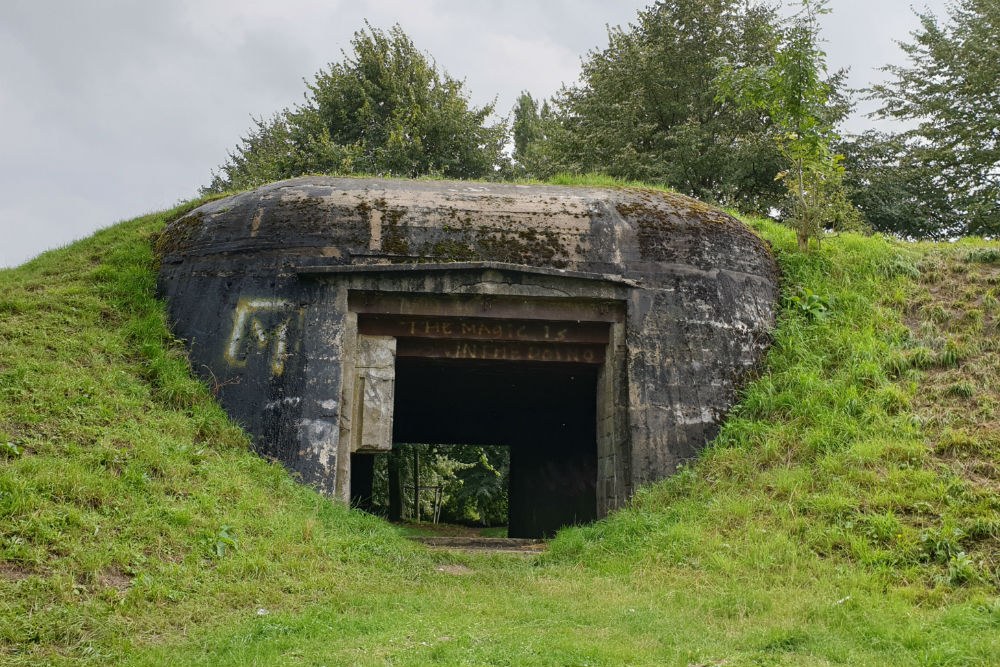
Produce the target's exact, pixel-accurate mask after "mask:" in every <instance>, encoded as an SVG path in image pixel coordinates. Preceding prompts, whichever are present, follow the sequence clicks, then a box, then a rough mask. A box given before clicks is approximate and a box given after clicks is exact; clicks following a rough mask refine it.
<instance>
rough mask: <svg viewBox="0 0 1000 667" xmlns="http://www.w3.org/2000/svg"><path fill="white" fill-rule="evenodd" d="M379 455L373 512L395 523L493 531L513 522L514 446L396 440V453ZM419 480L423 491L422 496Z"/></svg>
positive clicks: (374, 473) (375, 475)
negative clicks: (510, 501)
mask: <svg viewBox="0 0 1000 667" xmlns="http://www.w3.org/2000/svg"><path fill="white" fill-rule="evenodd" d="M373 458H374V461H373V463H374V465H373V471H372V472H373V474H372V495H371V501H370V505H369V507H368V508H366V509H368V510H369V511H371V512H372V513H374V514H378V515H380V516H384V517H386V518H388V519H389V520H391V521H407V522H416V523H420V522H426V523H437V524H453V525H460V526H470V527H478V528H491V529H495V528H502V527H504V526H506V525H507V519H508V498H509V491H508V489H509V486H510V450H509V448H508V447H504V446H479V445H432V444H396V445H394V446H393V449H392V451H391V452H390V453H388V454H384V455H377V456H374V457H373ZM414 480H416V486H417V487H418V488H419V489H420V490H419V492H418V493H417V494H416V495H415V494H414V486H415V485H414ZM437 532H440V531H437ZM446 532H447V531H446ZM491 534H492V532H491Z"/></svg>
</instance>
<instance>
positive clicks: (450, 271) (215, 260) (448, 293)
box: [157, 177, 778, 537]
mask: <svg viewBox="0 0 1000 667" xmlns="http://www.w3.org/2000/svg"><path fill="white" fill-rule="evenodd" d="M157 249H158V252H159V255H160V258H161V269H160V280H159V289H160V292H161V294H162V295H163V296H165V297H166V299H167V302H168V309H169V314H170V317H171V320H172V325H173V327H174V331H175V333H176V334H177V335H178V336H179V337H181V338H183V339H185V340H186V341H187V344H188V346H189V349H190V355H191V359H192V365H193V366H194V367H195V368H197V369H199V370H201V371H203V372H205V374H206V376H211V377H214V378H215V382H216V383H217V384H218V386H219V389H218V394H217V395H218V397H219V400H220V402H221V403H222V405H223V407H224V408H225V409H226V410H227V411H228V412H229V414H230V415H231V416H232V417H233V418H234V419H236V420H237V421H238V422H240V423H241V424H242V425H243V426H244V428H246V430H247V432H248V433H250V434H251V436H252V437H253V440H254V445H255V447H256V449H257V451H258V452H259V453H260V454H261V455H263V456H266V457H270V458H273V459H275V460H278V461H280V462H282V463H283V464H284V465H285V466H286V467H287V468H289V470H291V471H293V472H294V473H297V474H298V475H299V476H300V477H301V479H302V481H303V482H305V483H308V484H312V485H315V486H316V487H318V488H319V489H321V490H322V491H324V492H325V493H328V494H330V495H331V496H333V497H335V498H337V499H339V500H341V501H343V502H350V501H351V499H352V498H354V499H355V501H357V500H358V499H362V498H371V497H372V493H373V492H372V489H373V488H374V487H373V486H372V485H373V484H374V483H375V478H376V476H375V474H374V472H373V471H374V470H375V467H374V465H373V463H374V461H373V460H372V459H369V458H367V457H372V456H384V455H386V454H387V453H388V452H391V451H392V450H393V447H394V446H399V445H401V444H402V443H424V444H426V445H433V446H435V447H440V448H444V447H446V446H458V445H478V446H484V447H505V448H506V450H503V451H504V452H505V455H507V456H509V485H508V488H507V494H508V507H509V510H508V518H509V531H510V532H509V534H510V535H511V536H513V537H538V536H547V535H551V534H552V533H553V532H554V531H556V530H557V529H558V528H559V527H561V526H563V525H568V524H573V523H581V522H586V521H590V520H593V519H595V518H599V517H602V516H604V515H605V514H607V512H609V511H611V510H613V509H614V508H616V507H619V506H621V505H622V504H623V503H624V502H626V501H627V499H628V498H629V497H630V496H631V494H632V493H633V491H634V489H635V488H636V487H637V486H638V485H640V484H643V483H645V482H648V481H653V480H656V479H661V478H663V477H665V476H668V475H670V474H672V473H673V472H675V471H676V469H677V467H678V466H679V465H681V464H682V463H683V462H684V461H685V460H687V459H688V458H690V457H691V456H692V455H694V454H695V453H696V452H697V451H698V450H699V449H701V448H702V447H704V446H705V444H706V443H707V442H708V441H710V440H711V438H713V437H714V435H715V434H716V433H717V431H718V423H719V421H720V420H721V418H722V416H723V415H724V414H725V411H726V410H727V409H728V408H729V406H730V405H731V403H732V400H733V394H734V391H735V389H736V387H737V386H738V383H739V381H740V378H741V377H742V376H743V375H744V374H745V373H746V372H747V371H748V370H749V369H751V368H752V367H753V366H754V365H755V364H756V363H758V361H759V360H760V358H761V356H762V355H763V353H764V351H765V350H766V347H767V343H768V340H769V338H768V331H769V330H770V328H771V326H772V325H773V321H774V313H775V302H776V299H777V296H778V281H777V269H776V266H775V263H774V259H773V257H772V256H771V254H770V251H769V249H768V248H767V246H766V245H765V244H764V243H763V242H762V241H761V240H760V239H759V238H758V237H757V236H756V235H754V234H753V232H752V231H750V230H749V229H747V228H746V227H745V226H744V225H742V223H740V222H739V221H737V220H735V219H734V218H732V217H731V216H728V215H727V214H725V213H723V212H722V211H718V210H716V209H713V208H711V207H708V206H706V205H704V204H702V203H700V202H697V201H695V200H692V199H689V198H686V197H682V196H680V195H670V194H667V193H661V192H653V191H645V190H629V189H622V188H576V187H557V186H519V185H498V184H486V183H464V182H448V181H403V180H379V179H340V178H330V177H307V178H302V179H294V180H292V181H285V182H281V183H276V184H272V185H269V186H265V187H263V188H261V189H259V190H256V191H253V192H247V193H242V194H239V195H234V196H232V197H228V198H225V199H221V200H218V201H215V202H211V203H209V204H206V205H205V206H202V207H201V208H199V209H196V210H195V211H193V212H192V213H190V214H188V215H187V216H185V217H184V218H181V219H179V220H177V221H175V222H174V223H172V224H171V225H170V226H169V227H168V228H167V229H166V230H165V232H164V233H163V234H162V235H161V237H160V239H159V240H158V243H157ZM442 451H444V450H443V449H442ZM489 451H496V450H489ZM355 467H356V468H357V470H354V471H352V468H355Z"/></svg>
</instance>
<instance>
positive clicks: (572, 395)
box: [351, 358, 597, 538]
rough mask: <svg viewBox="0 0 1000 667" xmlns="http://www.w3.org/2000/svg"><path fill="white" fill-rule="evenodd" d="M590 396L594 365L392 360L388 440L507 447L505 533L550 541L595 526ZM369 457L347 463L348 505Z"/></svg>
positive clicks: (365, 479) (365, 490) (365, 476)
mask: <svg viewBox="0 0 1000 667" xmlns="http://www.w3.org/2000/svg"><path fill="white" fill-rule="evenodd" d="M596 392H597V367H595V366H593V365H584V364H563V363H530V362H509V361H501V362H497V361H481V360H478V361H476V360H451V359H417V358H398V359H397V360H396V386H395V403H394V416H393V442H394V443H434V444H437V445H449V444H450V445H460V444H476V445H482V446H497V445H500V446H506V447H508V448H509V451H510V482H509V486H508V532H507V534H508V536H509V537H523V538H538V537H551V536H553V535H554V534H555V533H556V531H558V530H559V528H561V527H563V526H567V525H576V524H582V523H588V522H591V521H593V520H595V519H596V518H597V494H596V485H597V441H596V432H597V428H596V413H597V398H596V395H597V394H596ZM371 456H372V455H357V454H356V455H353V456H352V460H354V461H355V462H356V463H358V464H361V465H358V466H357V467H356V469H355V464H353V463H352V469H353V470H352V476H351V477H352V480H351V481H352V484H351V486H352V496H353V497H354V498H355V499H362V498H365V497H366V495H367V498H368V499H370V498H371V494H372V491H371V489H372V481H371V480H372V474H371V472H370V471H371V470H372V467H373V466H372V462H371V460H366V461H362V460H361V457H364V458H366V459H370V457H371ZM374 456H378V455H374ZM382 456H384V455H382ZM410 493H412V487H411V490H410ZM411 503H412V501H411ZM428 518H429V517H428Z"/></svg>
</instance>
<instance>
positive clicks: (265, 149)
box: [206, 25, 507, 192]
mask: <svg viewBox="0 0 1000 667" xmlns="http://www.w3.org/2000/svg"><path fill="white" fill-rule="evenodd" d="M351 45H352V47H353V54H352V55H350V56H348V55H346V54H345V56H344V59H343V61H342V62H339V63H331V64H330V65H329V66H328V67H327V68H326V69H325V70H321V71H320V72H319V73H317V74H316V76H315V79H314V80H313V82H312V83H309V84H307V88H308V92H307V94H306V101H305V103H304V104H301V105H297V106H296V107H295V108H293V109H287V108H286V109H285V110H284V111H282V112H281V113H279V114H277V115H275V116H274V117H273V118H271V119H268V120H262V119H261V120H257V119H255V120H254V127H253V128H252V129H251V131H250V133H249V134H248V135H247V136H246V137H244V138H243V139H242V141H241V143H240V145H239V146H237V147H236V149H235V150H234V151H233V152H232V153H230V155H229V159H228V160H227V162H226V163H225V164H223V165H222V166H221V167H220V172H219V173H218V174H216V175H215V177H214V178H213V181H212V184H211V185H210V186H209V187H208V188H206V189H207V190H209V191H215V192H218V191H224V190H228V189H241V188H248V187H255V186H257V185H260V184H262V183H266V182H268V181H274V180H279V179H283V178H291V177H293V176H298V175H301V174H305V173H315V172H337V173H351V172H358V173H370V174H383V175H393V176H410V177H412V176H419V175H422V174H439V175H442V176H447V177H451V178H489V177H492V176H493V175H494V173H495V172H496V170H497V169H498V168H499V167H500V166H501V165H502V163H503V161H504V157H503V146H504V143H505V141H506V136H507V131H506V126H505V125H504V124H503V123H498V124H495V125H489V124H487V119H488V117H489V116H490V114H492V113H493V105H492V104H490V105H486V106H484V107H479V108H476V107H473V106H471V105H470V103H469V101H468V99H467V98H466V96H465V93H464V90H463V84H462V82H461V81H458V80H456V79H453V78H452V77H450V76H449V75H448V74H447V73H441V72H439V71H438V69H437V67H436V65H435V64H434V62H433V61H432V60H430V59H429V58H428V57H427V56H425V55H424V54H423V53H421V52H420V51H418V50H417V48H416V47H415V46H414V44H413V42H412V41H411V40H410V38H409V37H407V36H406V34H405V33H404V32H403V30H402V28H400V27H399V26H398V25H397V26H394V27H393V28H392V29H391V30H389V31H388V32H384V31H381V30H377V29H374V28H372V27H371V26H370V25H366V29H365V30H361V31H360V32H357V33H355V34H354V38H353V39H352V41H351Z"/></svg>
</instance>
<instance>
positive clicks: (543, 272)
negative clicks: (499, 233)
mask: <svg viewBox="0 0 1000 667" xmlns="http://www.w3.org/2000/svg"><path fill="white" fill-rule="evenodd" d="M380 257H384V256H382V255H380ZM293 270H294V271H295V273H296V274H298V275H300V276H319V275H326V274H339V273H422V272H440V271H487V270H494V271H508V272H511V273H526V274H531V275H539V276H556V277H560V278H576V279H580V280H591V281H596V282H604V283H611V284H614V285H625V286H627V287H639V286H640V285H639V283H637V282H636V281H634V280H630V279H628V278H624V277H622V276H619V275H612V274H607V273H589V272H586V271H569V270H566V269H554V268H549V267H539V266H528V265H526V264H509V263H506V262H427V263H422V264H417V263H406V264H327V265H320V266H297V267H294V269H293Z"/></svg>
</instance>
